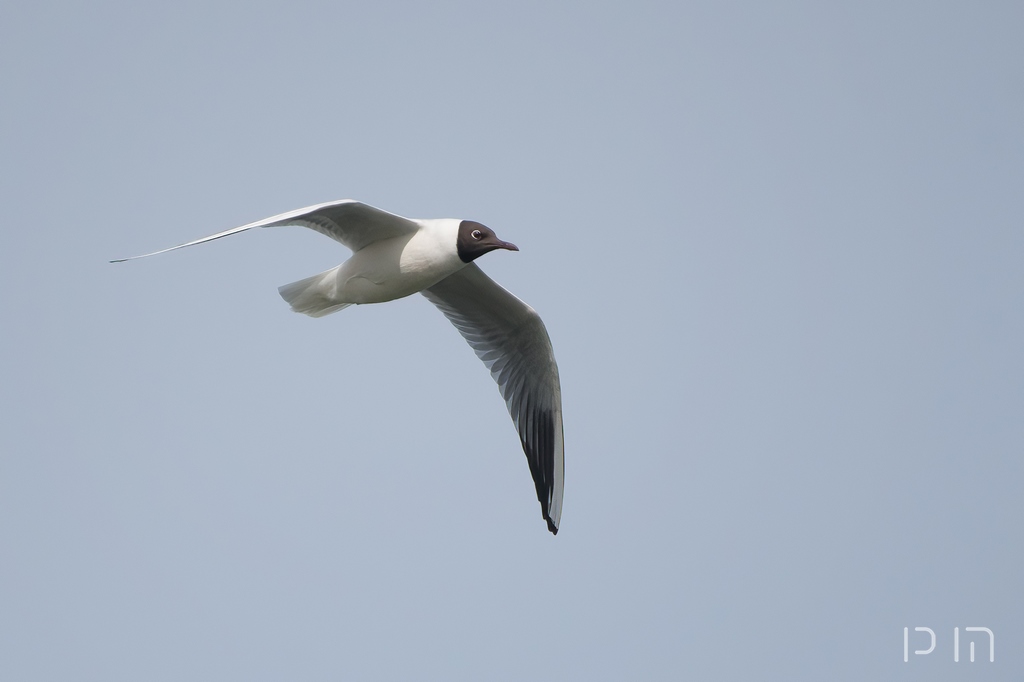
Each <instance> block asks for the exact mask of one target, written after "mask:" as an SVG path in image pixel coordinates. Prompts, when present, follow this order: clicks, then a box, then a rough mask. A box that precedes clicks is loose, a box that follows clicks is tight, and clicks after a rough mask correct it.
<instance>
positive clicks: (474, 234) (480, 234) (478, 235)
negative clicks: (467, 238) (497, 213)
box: [470, 230, 484, 239]
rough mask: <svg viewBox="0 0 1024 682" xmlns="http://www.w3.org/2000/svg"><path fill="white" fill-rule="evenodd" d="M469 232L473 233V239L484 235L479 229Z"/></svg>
mask: <svg viewBox="0 0 1024 682" xmlns="http://www.w3.org/2000/svg"><path fill="white" fill-rule="evenodd" d="M470 234H472V235H473V239H480V237H483V236H484V233H483V232H481V231H480V230H473V231H472V232H470Z"/></svg>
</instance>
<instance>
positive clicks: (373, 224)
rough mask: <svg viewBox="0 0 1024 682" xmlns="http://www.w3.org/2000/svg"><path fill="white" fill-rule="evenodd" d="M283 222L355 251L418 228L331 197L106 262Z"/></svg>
mask: <svg viewBox="0 0 1024 682" xmlns="http://www.w3.org/2000/svg"><path fill="white" fill-rule="evenodd" d="M285 225H301V226H302V227H308V228H310V229H313V230H316V231H317V232H319V233H321V234H325V235H327V236H328V237H330V238H331V239H335V240H337V241H339V242H341V243H342V244H344V245H345V246H347V247H348V248H350V249H352V251H358V250H359V249H361V248H363V247H364V246H366V245H367V244H372V243H373V242H375V241H379V240H381V239H390V238H392V237H400V236H403V235H407V234H412V233H413V232H415V231H416V230H417V229H419V226H418V225H417V224H416V222H415V221H413V220H409V219H408V218H403V217H402V216H397V215H395V214H394V213H388V212H387V211H382V210H380V209H379V208H374V207H373V206H368V205H367V204H364V203H361V202H358V201H353V200H351V199H342V200H341V201H331V202H328V203H326V204H317V205H316V206H307V207H306V208H299V209H296V210H294V211H288V212H287V213H282V214H280V215H275V216H271V217H269V218H264V219H263V220H257V221H256V222H254V223H249V224H248V225H242V226H241V227H235V228H232V229H230V230H225V231H224V232H218V233H217V234H214V235H210V236H209V237H203V238H202V239H197V240H195V241H192V242H188V243H187V244H179V245H178V246H172V247H171V248H169V249H161V250H160V251H154V252H153V253H146V254H143V255H141V256H132V257H131V258H119V259H117V260H113V261H110V262H111V263H123V262H124V261H126V260H133V259H135V258H145V257H146V256H155V255H156V254H158V253H166V252H168V251H174V250H175V249H183V248H185V247H186V246H194V245H195V244H202V243H203V242H210V241H213V240H214V239H220V238H221V237H227V236H230V235H233V234H237V233H239V232H245V231H246V230H251V229H253V228H254V227H282V226H285Z"/></svg>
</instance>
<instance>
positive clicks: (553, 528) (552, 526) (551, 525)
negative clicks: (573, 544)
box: [544, 515, 558, 535]
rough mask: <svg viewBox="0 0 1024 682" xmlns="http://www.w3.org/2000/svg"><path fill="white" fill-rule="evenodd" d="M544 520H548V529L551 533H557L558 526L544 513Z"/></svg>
mask: <svg viewBox="0 0 1024 682" xmlns="http://www.w3.org/2000/svg"><path fill="white" fill-rule="evenodd" d="M544 520H545V521H547V522H548V530H549V531H551V534H552V535H558V526H556V525H555V524H554V523H552V522H551V519H550V518H549V517H548V516H547V515H545V516H544Z"/></svg>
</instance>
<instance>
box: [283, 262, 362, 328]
mask: <svg viewBox="0 0 1024 682" xmlns="http://www.w3.org/2000/svg"><path fill="white" fill-rule="evenodd" d="M337 275H338V268H331V269H330V270H327V271H326V272H321V273H320V274H319V275H313V276H312V277H307V278H306V279H300V280H299V281H298V282H292V283H291V284H285V285H284V286H283V287H278V289H277V290H278V292H280V294H281V298H283V299H284V300H286V301H288V305H290V306H291V307H292V310H294V311H295V312H297V313H303V314H305V315H309V316H310V317H323V316H324V315H330V314H331V313H334V312H337V311H339V310H342V309H343V308H347V307H349V306H350V305H352V304H351V303H338V302H337V301H336V300H334V297H333V296H332V295H331V294H333V293H334V290H335V283H336V282H337Z"/></svg>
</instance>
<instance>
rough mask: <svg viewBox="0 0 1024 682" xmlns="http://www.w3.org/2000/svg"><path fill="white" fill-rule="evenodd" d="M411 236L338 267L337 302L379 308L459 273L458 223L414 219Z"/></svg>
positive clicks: (362, 252)
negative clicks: (414, 225)
mask: <svg viewBox="0 0 1024 682" xmlns="http://www.w3.org/2000/svg"><path fill="white" fill-rule="evenodd" d="M416 222H418V223H419V224H420V229H419V230H417V231H416V232H415V233H414V234H412V235H406V236H402V237H395V238H393V239H385V240H381V241H378V242H374V243H372V244H370V245H369V246H367V247H365V248H363V249H360V250H359V251H357V252H355V253H354V254H352V257H351V258H349V259H348V260H347V261H345V262H344V263H342V264H341V266H340V267H339V268H338V274H337V280H336V289H335V292H334V296H332V298H334V299H335V300H336V301H337V302H338V303H382V302H384V301H391V300H394V299H396V298H402V297H403V296H409V295H410V294H415V293H417V292H419V291H422V290H423V289H426V288H427V287H430V286H433V285H434V284H437V283H438V282H440V281H441V280H442V279H444V278H445V277H448V276H449V275H451V274H453V273H455V272H458V271H459V270H461V269H462V268H463V267H465V265H466V264H465V263H463V262H462V260H461V259H460V258H459V254H458V250H457V249H456V245H455V243H456V239H457V237H458V230H459V223H460V222H461V221H459V220H450V219H444V220H418V221H416Z"/></svg>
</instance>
